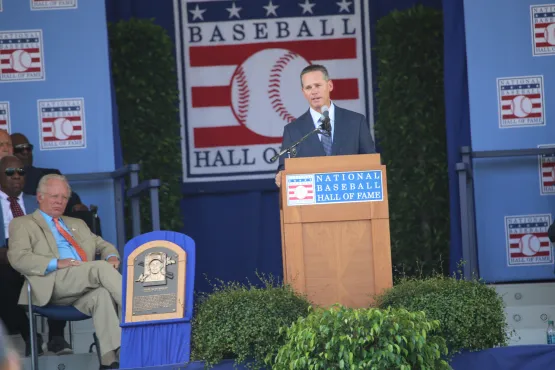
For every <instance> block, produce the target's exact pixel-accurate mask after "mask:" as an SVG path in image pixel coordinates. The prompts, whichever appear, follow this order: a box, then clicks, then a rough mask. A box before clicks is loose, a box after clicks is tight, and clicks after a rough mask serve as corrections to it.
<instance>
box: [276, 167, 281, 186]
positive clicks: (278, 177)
mask: <svg viewBox="0 0 555 370" xmlns="http://www.w3.org/2000/svg"><path fill="white" fill-rule="evenodd" d="M276 185H277V187H278V188H279V187H280V186H281V171H279V172H278V173H277V175H276Z"/></svg>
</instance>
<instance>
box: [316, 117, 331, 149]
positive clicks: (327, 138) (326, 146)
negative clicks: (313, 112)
mask: <svg viewBox="0 0 555 370" xmlns="http://www.w3.org/2000/svg"><path fill="white" fill-rule="evenodd" d="M321 122H322V118H320V119H319V120H318V123H320V124H321ZM321 135H322V137H321V139H320V141H321V142H322V145H323V146H324V151H325V152H326V155H331V144H332V140H331V136H326V135H324V134H321Z"/></svg>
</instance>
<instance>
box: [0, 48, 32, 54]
mask: <svg viewBox="0 0 555 370" xmlns="http://www.w3.org/2000/svg"><path fill="white" fill-rule="evenodd" d="M18 50H23V51H26V52H28V53H38V52H39V51H40V50H39V48H26V49H4V50H0V54H11V53H13V52H14V51H18Z"/></svg>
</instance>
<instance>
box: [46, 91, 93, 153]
mask: <svg viewBox="0 0 555 370" xmlns="http://www.w3.org/2000/svg"><path fill="white" fill-rule="evenodd" d="M37 105H38V114H39V126H40V129H39V133H40V150H52V149H54V150H55V149H84V148H86V147H87V144H86V143H87V142H86V134H85V133H86V130H85V99H83V98H74V99H51V100H46V99H41V100H38V101H37Z"/></svg>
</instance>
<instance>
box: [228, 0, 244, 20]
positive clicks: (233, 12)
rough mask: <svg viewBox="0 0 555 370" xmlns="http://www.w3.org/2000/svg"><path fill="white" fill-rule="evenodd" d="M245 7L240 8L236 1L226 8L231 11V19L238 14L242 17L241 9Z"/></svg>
mask: <svg viewBox="0 0 555 370" xmlns="http://www.w3.org/2000/svg"><path fill="white" fill-rule="evenodd" d="M241 9H243V8H238V7H236V6H235V2H233V4H231V8H226V10H227V11H228V12H229V19H231V18H233V17H234V16H236V17H237V18H241V17H240V16H239V11H240V10H241Z"/></svg>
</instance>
